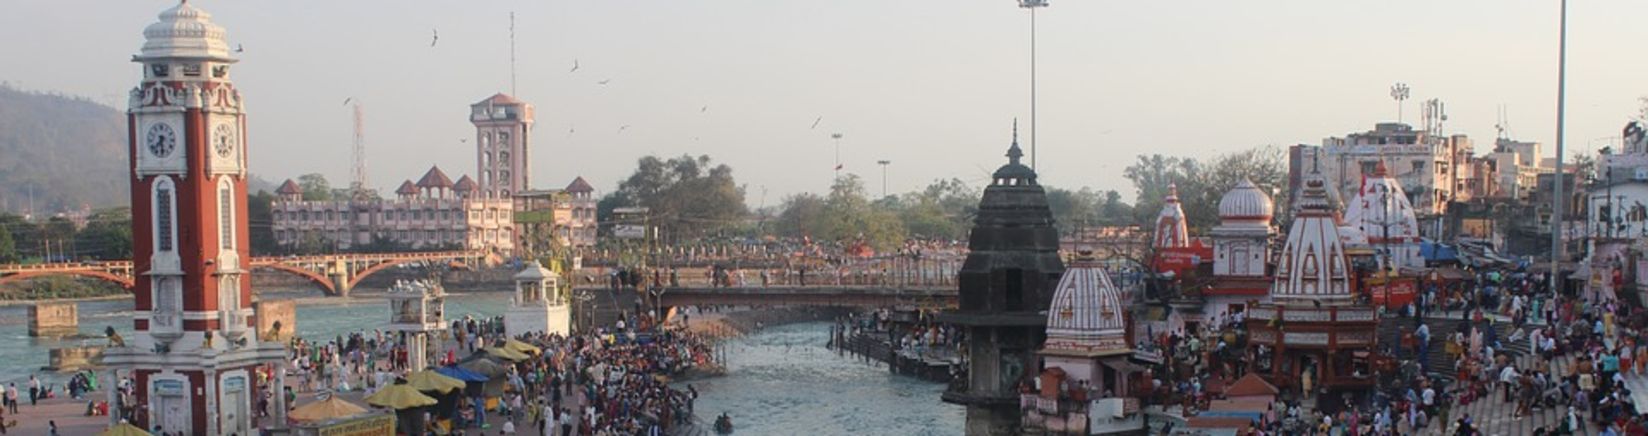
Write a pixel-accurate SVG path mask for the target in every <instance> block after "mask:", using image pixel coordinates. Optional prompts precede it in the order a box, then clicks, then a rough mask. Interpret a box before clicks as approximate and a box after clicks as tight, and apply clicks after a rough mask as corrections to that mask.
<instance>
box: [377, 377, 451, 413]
mask: <svg viewBox="0 0 1648 436" xmlns="http://www.w3.org/2000/svg"><path fill="white" fill-rule="evenodd" d="M366 404H371V405H373V406H378V407H388V408H391V409H395V410H401V409H410V408H413V407H420V406H429V405H434V404H435V399H434V398H430V397H429V396H428V395H424V394H423V393H422V392H418V390H417V389H414V388H412V386H411V385H408V384H404V383H399V384H392V385H389V386H385V387H384V388H383V389H379V390H378V391H377V392H373V393H372V395H370V396H367V397H366Z"/></svg>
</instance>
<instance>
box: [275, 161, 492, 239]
mask: <svg viewBox="0 0 1648 436" xmlns="http://www.w3.org/2000/svg"><path fill="white" fill-rule="evenodd" d="M277 192H278V194H279V197H277V198H276V200H275V202H274V205H273V211H272V215H273V216H272V218H274V234H275V240H276V241H277V242H279V243H280V244H281V245H284V246H288V247H300V246H304V245H306V244H315V243H319V244H321V245H322V246H325V247H330V248H333V249H337V250H349V249H352V248H356V247H360V246H369V245H375V244H377V243H379V242H383V241H389V242H392V243H394V244H397V245H402V246H406V247H410V248H413V249H460V250H492V251H496V252H499V253H511V252H513V250H514V248H515V242H514V240H515V237H514V220H513V219H512V217H513V214H514V203H513V202H512V201H510V199H508V198H496V197H490V196H486V195H484V194H483V192H482V191H481V190H480V188H479V185H478V184H477V183H476V182H475V181H474V180H473V179H470V178H469V176H463V177H461V178H459V179H458V181H457V182H456V183H453V182H452V179H450V178H447V176H446V174H445V173H443V172H441V169H440V168H438V167H432V168H430V169H429V171H428V172H427V173H425V174H424V176H423V177H422V178H420V179H418V182H417V183H413V182H412V181H411V180H407V181H405V182H403V183H401V186H400V189H397V190H396V191H395V198H394V199H338V200H324V201H306V200H304V199H303V189H302V188H301V187H299V186H298V184H297V183H295V182H293V181H291V180H287V181H286V182H285V183H283V184H281V187H280V189H279V190H278V191H277Z"/></svg>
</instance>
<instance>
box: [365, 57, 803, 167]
mask: <svg viewBox="0 0 1648 436" xmlns="http://www.w3.org/2000/svg"><path fill="white" fill-rule="evenodd" d="M440 42H441V31H440V29H429V47H430V48H434V47H435V46H436V45H437V44H440ZM579 68H582V65H579V63H578V60H577V59H573V60H572V68H571V69H569V70H567V73H576V72H578V69H579ZM610 83H612V79H601V80H598V81H596V82H595V84H596V85H600V86H607V84H610ZM352 99H353V98H352V97H351V98H347V99H344V100H343V104H344V105H345V106H348V105H349V102H350V101H351V100H352ZM709 111H710V107H709V105H704V106H703V107H700V108H698V113H701V114H702V113H708V112H709ZM822 122H824V117H823V116H819V117H818V118H814V119H813V124H812V126H811V127H808V129H809V130H817V129H818V125H819V123H822ZM626 130H629V125H628V124H625V125H622V126H618V133H624V131H626ZM574 133H578V128H577V127H575V126H567V136H569V137H570V136H572V134H574ZM692 140H694V141H697V140H698V137H696V136H694V137H693V138H692ZM459 142H466V143H467V142H469V140H468V139H460V140H459Z"/></svg>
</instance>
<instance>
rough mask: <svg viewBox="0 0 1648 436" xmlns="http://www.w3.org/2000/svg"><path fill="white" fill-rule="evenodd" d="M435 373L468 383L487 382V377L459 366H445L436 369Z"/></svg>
mask: <svg viewBox="0 0 1648 436" xmlns="http://www.w3.org/2000/svg"><path fill="white" fill-rule="evenodd" d="M435 372H438V373H441V375H444V376H447V377H452V378H455V379H458V380H463V381H466V382H484V381H486V380H487V377H486V376H484V375H480V374H477V373H475V371H470V370H467V369H463V368H460V367H457V366H443V367H440V368H435Z"/></svg>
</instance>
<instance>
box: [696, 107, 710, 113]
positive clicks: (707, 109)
mask: <svg viewBox="0 0 1648 436" xmlns="http://www.w3.org/2000/svg"><path fill="white" fill-rule="evenodd" d="M709 111H710V107H709V106H704V107H703V108H699V109H698V113H704V112H709Z"/></svg>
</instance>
